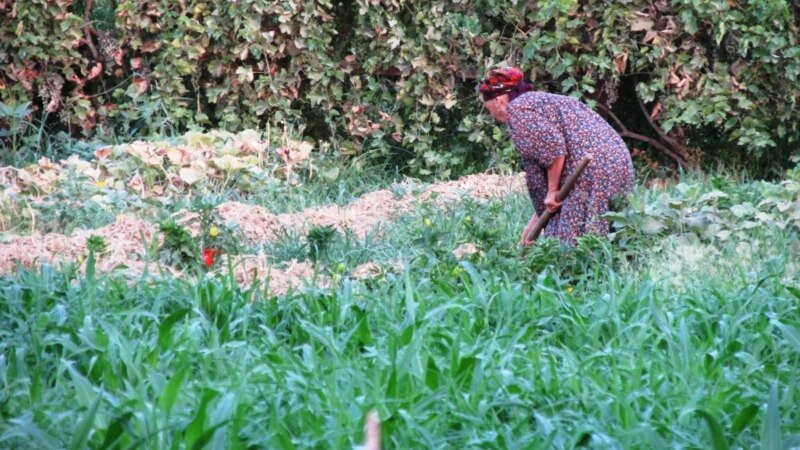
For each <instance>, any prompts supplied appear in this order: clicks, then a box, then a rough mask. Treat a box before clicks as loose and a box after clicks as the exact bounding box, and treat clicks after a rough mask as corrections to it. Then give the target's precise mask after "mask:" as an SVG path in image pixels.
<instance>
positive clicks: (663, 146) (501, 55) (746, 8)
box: [0, 0, 800, 174]
mask: <svg viewBox="0 0 800 450" xmlns="http://www.w3.org/2000/svg"><path fill="white" fill-rule="evenodd" d="M0 13H2V14H4V15H5V16H6V17H7V18H10V19H11V20H3V21H2V23H0V42H2V44H0V67H2V69H0V102H3V103H5V104H7V105H9V106H16V105H20V104H24V103H25V102H28V101H30V102H33V107H34V108H35V113H34V116H35V117H38V118H42V119H46V122H47V123H48V125H49V126H51V127H56V128H58V127H60V128H66V129H68V130H70V131H71V132H73V133H75V134H80V133H84V134H86V135H89V134H93V133H95V132H97V131H103V132H106V133H114V134H116V135H119V134H120V133H122V134H123V135H131V134H139V133H148V132H156V133H163V132H167V131H174V130H175V129H183V128H185V127H186V126H189V125H192V124H196V125H201V126H205V125H215V126H221V127H224V128H227V129H231V130H233V129H240V128H244V127H252V126H256V125H262V126H264V125H267V124H271V125H277V126H278V127H279V129H289V130H291V131H298V130H302V131H303V132H304V133H306V134H307V135H308V136H309V137H311V138H315V139H322V140H325V141H330V142H333V144H334V145H335V147H336V148H337V149H338V150H339V151H341V152H342V153H344V154H348V155H349V154H356V153H360V152H365V151H370V152H371V153H370V154H371V155H378V156H383V157H387V158H389V160H390V161H394V162H398V163H402V164H408V165H409V166H410V167H411V168H412V169H413V170H414V171H415V172H416V173H421V174H425V173H429V172H431V171H434V172H437V173H440V174H441V173H443V172H445V171H446V170H448V169H451V168H459V167H462V168H465V167H464V164H468V163H470V162H474V161H477V160H480V159H482V156H481V155H484V154H485V151H486V149H487V147H488V148H490V150H492V152H491V153H492V154H493V155H494V156H495V157H496V158H498V159H503V157H505V156H509V155H510V154H511V152H509V151H508V150H509V148H508V146H507V145H504V144H499V148H496V149H495V148H492V147H495V146H498V144H497V143H496V142H498V141H497V140H495V139H493V138H494V137H495V136H498V130H499V129H498V128H496V125H494V124H493V123H491V122H490V121H487V120H486V119H485V118H484V117H483V116H480V115H478V114H476V113H478V112H479V110H480V102H478V101H477V99H476V98H475V96H474V86H475V78H476V77H479V76H480V75H481V74H482V72H483V70H484V68H485V67H486V66H490V65H494V64H501V63H513V64H519V65H520V66H521V67H523V68H524V69H525V70H526V72H527V74H528V75H529V77H530V78H531V79H532V80H533V81H534V82H535V85H536V87H537V88H539V89H546V90H551V91H555V92H562V93H568V94H571V95H575V96H579V97H582V98H584V99H585V100H587V101H589V102H590V103H592V104H593V105H595V106H596V107H597V109H598V110H600V111H601V112H603V113H605V114H607V117H608V119H609V121H610V122H612V123H614V124H615V126H617V127H618V129H619V131H620V132H621V133H622V134H623V135H624V136H626V137H627V138H630V143H631V144H632V145H633V146H636V147H639V148H642V149H644V148H645V147H647V148H650V149H652V150H654V151H655V152H656V153H657V154H659V155H661V156H664V157H667V158H668V159H670V160H671V161H672V162H673V163H677V164H680V165H691V164H694V163H697V162H698V161H699V160H701V158H702V156H703V152H706V153H707V154H710V155H711V156H719V157H723V158H724V159H725V160H726V161H728V162H730V161H732V160H735V159H738V158H741V157H746V158H749V159H747V160H748V161H750V162H753V161H762V160H763V159H764V158H767V159H768V160H770V161H773V162H774V161H777V162H779V163H783V162H785V161H786V157H787V156H788V155H789V154H790V153H791V151H792V149H793V148H795V147H796V144H797V142H798V140H800V129H799V128H798V123H800V120H798V112H797V111H798V109H800V108H798V104H797V103H798V98H799V97H798V96H799V95H800V81H798V80H800V43H799V42H798V35H800V33H799V31H800V30H798V22H799V21H800V6H798V5H797V4H795V3H794V2H787V1H778V0H711V1H698V0H680V1H671V2H668V1H666V0H657V1H645V0H635V1H626V2H606V1H600V0H548V1H544V0H543V1H538V2H518V1H512V0H502V1H474V2H465V1H459V0H448V1H442V0H438V1H433V2H428V1H425V2H423V1H399V0H359V1H355V2H350V1H339V0H283V1H273V0H255V1H250V2H228V1H223V0H185V1H173V2H161V1H155V0H119V1H108V0H106V1H96V2H94V4H93V3H92V1H91V0H83V1H73V0H59V1H54V2H45V1H14V0H4V1H0ZM0 121H3V117H0ZM9 122H10V120H9V119H8V118H6V120H5V121H3V123H4V126H3V127H4V128H9V125H8V123H9ZM6 134H9V132H6ZM5 143H6V144H7V143H8V141H5ZM701 149H702V151H701ZM759 158H761V159H759Z"/></svg>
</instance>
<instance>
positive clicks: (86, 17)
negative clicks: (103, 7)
mask: <svg viewBox="0 0 800 450" xmlns="http://www.w3.org/2000/svg"><path fill="white" fill-rule="evenodd" d="M91 16H92V0H86V2H85V3H84V5H83V34H84V35H85V36H86V39H85V40H86V45H88V46H89V50H91V51H92V56H94V59H95V61H99V60H100V54H99V53H97V48H96V47H95V46H94V41H92V26H91V24H90V23H91V22H90V19H91Z"/></svg>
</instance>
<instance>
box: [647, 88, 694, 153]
mask: <svg viewBox="0 0 800 450" xmlns="http://www.w3.org/2000/svg"><path fill="white" fill-rule="evenodd" d="M636 101H637V102H638V103H639V107H640V108H642V113H643V114H644V117H645V118H646V119H647V123H649V124H650V126H651V127H652V128H653V130H654V131H655V132H656V133H657V134H658V136H659V137H660V138H661V139H662V140H664V142H666V143H667V144H668V145H670V146H671V147H672V148H674V149H676V150H677V151H678V152H679V153H681V157H682V158H683V159H684V160H686V158H687V157H688V156H689V150H688V149H687V148H686V147H685V146H684V145H683V144H681V143H680V142H678V141H677V140H676V139H673V138H671V137H669V136H668V135H667V134H666V133H664V131H663V130H662V129H661V127H660V126H658V124H657V123H656V122H655V121H654V120H653V118H652V117H650V111H648V110H647V106H645V104H644V102H643V101H642V99H641V98H639V96H638V95H637V96H636Z"/></svg>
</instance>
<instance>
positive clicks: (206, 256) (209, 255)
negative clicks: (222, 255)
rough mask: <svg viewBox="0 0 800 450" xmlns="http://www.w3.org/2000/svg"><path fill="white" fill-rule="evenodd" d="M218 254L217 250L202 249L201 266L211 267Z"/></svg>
mask: <svg viewBox="0 0 800 450" xmlns="http://www.w3.org/2000/svg"><path fill="white" fill-rule="evenodd" d="M218 254H219V250H218V249H216V248H204V249H203V264H205V265H206V267H211V266H213V265H214V260H215V259H216V257H217V255H218Z"/></svg>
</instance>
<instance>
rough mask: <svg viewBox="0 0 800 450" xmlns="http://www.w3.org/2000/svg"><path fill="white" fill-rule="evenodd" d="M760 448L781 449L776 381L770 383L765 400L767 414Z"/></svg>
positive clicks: (763, 449) (768, 449)
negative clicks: (770, 386)
mask: <svg viewBox="0 0 800 450" xmlns="http://www.w3.org/2000/svg"><path fill="white" fill-rule="evenodd" d="M761 450H783V441H782V439H781V416H780V411H779V410H778V382H777V381H775V382H773V383H772V388H771V389H770V390H769V400H768V401H767V414H766V416H765V417H764V427H763V431H762V433H761Z"/></svg>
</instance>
